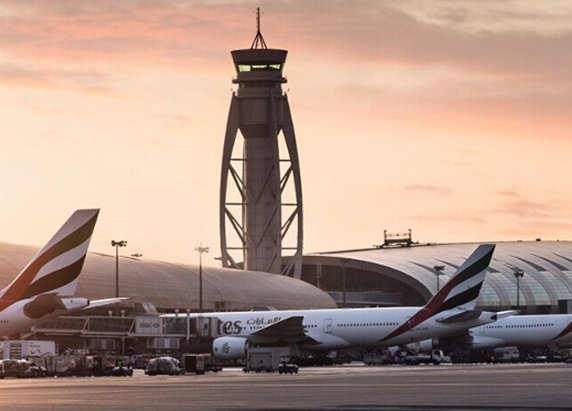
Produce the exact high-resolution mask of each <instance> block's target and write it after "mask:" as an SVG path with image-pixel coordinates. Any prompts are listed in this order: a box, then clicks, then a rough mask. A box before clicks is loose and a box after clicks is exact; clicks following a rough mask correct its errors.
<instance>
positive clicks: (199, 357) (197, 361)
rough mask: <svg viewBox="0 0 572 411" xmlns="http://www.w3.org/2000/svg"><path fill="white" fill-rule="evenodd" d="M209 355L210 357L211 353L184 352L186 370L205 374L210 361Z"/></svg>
mask: <svg viewBox="0 0 572 411" xmlns="http://www.w3.org/2000/svg"><path fill="white" fill-rule="evenodd" d="M207 357H208V358H209V359H210V354H183V367H184V369H185V372H191V373H195V374H204V373H205V370H206V363H207V361H208V360H207Z"/></svg>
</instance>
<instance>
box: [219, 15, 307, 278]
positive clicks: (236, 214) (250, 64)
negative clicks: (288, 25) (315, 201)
mask: <svg viewBox="0 0 572 411" xmlns="http://www.w3.org/2000/svg"><path fill="white" fill-rule="evenodd" d="M287 53H288V52H287V51H286V50H278V49H270V48H268V47H267V46H266V43H265V41H264V38H263V37H262V34H261V32H260V13H259V11H257V33H256V36H255V38H254V40H253V42H252V45H251V47H250V48H249V49H242V50H234V51H232V52H231V54H232V59H233V61H234V66H235V69H236V78H234V79H233V80H232V82H233V83H234V84H236V85H238V89H237V90H236V91H234V92H233V95H232V99H231V102H230V110H229V114H228V120H227V126H226V135H225V140H224V149H223V158H222V173H221V185H220V216H219V217H220V239H221V252H222V255H221V257H222V263H223V266H224V267H235V268H244V269H245V270H256V271H264V272H270V273H277V274H279V273H281V274H285V275H289V276H292V277H295V278H300V276H301V269H302V240H303V229H302V222H303V216H302V186H301V179H300V165H299V161H298V151H297V148H296V137H295V134H294V125H293V123H292V116H291V114H290V105H289V104H288V98H287V96H286V94H284V92H283V91H282V84H284V83H286V79H285V78H284V76H283V74H282V70H283V68H284V63H285V61H286V55H287ZM237 135H242V139H240V138H239V139H237ZM237 140H238V141H237ZM240 143H242V147H241V146H240ZM281 146H282V147H285V148H284V149H282V151H283V152H281V150H280V147H281ZM286 152H287V153H286ZM286 154H287V158H283V156H284V157H285V156H286ZM286 200H287V201H286ZM283 253H284V254H286V253H288V254H289V256H288V257H287V258H283ZM241 263H242V264H241Z"/></svg>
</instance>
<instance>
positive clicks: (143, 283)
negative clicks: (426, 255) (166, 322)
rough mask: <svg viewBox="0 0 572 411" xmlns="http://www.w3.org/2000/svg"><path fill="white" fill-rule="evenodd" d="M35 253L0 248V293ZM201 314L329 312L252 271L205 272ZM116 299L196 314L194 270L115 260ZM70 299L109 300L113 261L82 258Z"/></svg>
mask: <svg viewBox="0 0 572 411" xmlns="http://www.w3.org/2000/svg"><path fill="white" fill-rule="evenodd" d="M37 251H38V249H37V248H35V247H30V246H22V245H14V244H8V243H0V289H1V288H4V287H5V286H7V285H8V284H9V283H10V282H11V281H12V280H13V279H14V278H15V277H16V276H17V275H18V273H19V272H20V270H21V269H22V268H24V266H25V265H26V264H27V263H28V262H29V261H30V260H31V259H32V257H33V256H34V255H35V253H36V252H37ZM202 271H203V309H204V311H213V310H215V309H217V310H251V309H253V308H256V307H274V308H276V309H302V308H332V307H335V306H336V304H335V303H334V301H333V300H332V298H331V297H330V296H329V295H328V294H326V293H325V292H323V291H321V290H319V289H317V288H316V287H314V286H312V285H310V284H308V283H306V282H303V281H300V280H296V279H293V278H289V277H285V276H282V275H276V274H267V273H261V272H254V271H241V270H230V269H224V268H216V267H205V266H203V268H202ZM119 294H120V296H122V297H129V298H130V299H129V301H128V302H127V303H126V305H127V306H128V307H133V306H134V305H135V304H136V303H149V302H150V303H152V304H153V305H154V306H155V307H156V308H157V309H158V310H159V311H172V310H174V309H179V310H181V311H183V312H184V311H185V310H186V309H190V310H191V311H197V310H198V308H199V302H198V301H199V267H198V266H197V265H185V264H173V263H168V262H161V261H148V260H145V259H135V258H130V257H120V258H119ZM76 295H78V296H82V297H87V298H90V299H102V298H109V297H114V296H115V255H113V256H112V255H104V254H96V253H88V255H87V258H86V261H85V264H84V267H83V271H82V274H81V275H80V281H79V284H78V288H77V291H76Z"/></svg>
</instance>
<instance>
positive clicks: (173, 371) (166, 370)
mask: <svg viewBox="0 0 572 411" xmlns="http://www.w3.org/2000/svg"><path fill="white" fill-rule="evenodd" d="M184 373H185V369H184V368H182V367H181V364H180V362H179V360H177V359H176V358H173V357H159V358H153V359H152V360H150V361H149V363H148V364H147V368H146V369H145V374H147V375H149V376H154V375H181V374H184Z"/></svg>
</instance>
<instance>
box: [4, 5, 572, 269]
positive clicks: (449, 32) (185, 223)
mask: <svg viewBox="0 0 572 411" xmlns="http://www.w3.org/2000/svg"><path fill="white" fill-rule="evenodd" d="M256 7H261V9H262V12H263V15H262V33H263V35H264V38H265V40H266V43H267V44H268V46H269V47H271V48H284V49H287V50H289V55H288V59H287V62H286V66H285V69H284V72H285V75H286V76H287V78H288V83H287V84H286V85H285V89H286V90H289V91H288V94H289V101H290V104H291V107H292V112H293V117H294V124H295V128H296V135H297V140H298V150H299V154H300V161H301V173H302V183H303V187H302V188H303V193H304V209H305V247H304V248H305V252H307V253H308V252H314V251H329V250H337V249H348V248H361V247H368V246H371V245H372V244H379V243H380V242H382V233H383V230H384V229H388V230H390V231H397V232H402V231H405V230H407V229H408V228H411V229H412V230H413V237H414V239H415V240H419V241H421V242H450V241H452V242H464V241H491V240H516V239H521V240H531V239H535V238H539V237H540V238H543V239H547V240H548V239H553V240H555V239H568V240H572V207H571V204H572V185H571V183H570V178H571V176H572V4H571V3H570V2H568V1H543V2H537V1H524V0H523V1H516V0H515V1H503V2H474V1H462V0H461V1H455V2H450V1H416V0H413V1H408V2H401V1H383V2H382V1H376V0H356V1H351V2H350V1H347V2H342V1H317V0H310V1H305V0H304V1H303V0H283V1H269V0H266V1H257V2H253V1H238V0H237V1H231V0H220V1H216V2H214V1H206V0H205V1H182V0H180V1H176V0H164V1H134V0H123V1H120V2H118V1H116V0H98V1H92V0H53V1H41V0H30V1H25V2H22V1H20V0H5V1H2V3H1V4H0V20H1V24H0V88H1V90H2V92H1V93H0V113H1V114H0V143H1V150H0V183H1V184H0V187H1V189H2V197H1V198H2V207H0V240H1V241H5V242H12V243H22V244H33V245H38V246H39V245H42V244H43V243H44V242H45V241H47V240H48V239H49V237H50V236H51V234H52V233H53V232H54V231H55V230H56V229H57V228H58V227H59V225H60V224H61V223H63V221H64V220H65V219H66V218H67V216H68V215H69V214H71V212H72V211H73V210H75V209H76V208H88V207H100V208H101V209H102V211H101V214H100V217H99V221H98V225H97V227H96V231H95V235H94V238H93V241H92V246H91V250H92V251H96V252H104V253H113V249H112V247H111V245H110V241H111V240H112V239H114V240H128V242H129V244H128V248H127V249H125V250H126V251H125V254H128V253H141V254H143V255H144V257H143V258H151V259H160V260H167V261H177V262H188V263H196V262H197V261H198V255H197V253H196V252H195V251H194V247H195V246H196V245H198V244H200V243H203V244H204V245H208V246H210V247H211V253H210V254H209V257H208V258H209V259H210V261H208V263H210V264H217V262H215V261H214V260H212V259H213V258H214V257H217V256H218V255H220V251H219V237H218V225H219V221H218V199H219V180H220V165H221V157H222V144H223V139H224V131H225V126H226V118H227V113H228V107H229V104H230V97H231V88H232V87H233V86H232V84H231V79H232V77H233V75H234V68H233V65H232V60H231V57H230V51H231V50H233V49H239V48H248V47H250V44H251V42H252V39H253V37H254V35H255V14H254V10H255V8H256Z"/></svg>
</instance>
